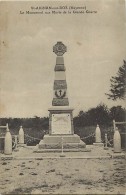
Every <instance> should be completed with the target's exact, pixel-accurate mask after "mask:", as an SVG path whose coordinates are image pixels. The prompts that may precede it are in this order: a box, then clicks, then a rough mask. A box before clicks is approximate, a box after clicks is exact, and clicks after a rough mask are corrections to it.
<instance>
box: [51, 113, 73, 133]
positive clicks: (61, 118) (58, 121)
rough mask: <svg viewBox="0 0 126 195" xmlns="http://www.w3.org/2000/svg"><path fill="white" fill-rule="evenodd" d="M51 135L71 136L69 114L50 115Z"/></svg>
mask: <svg viewBox="0 0 126 195" xmlns="http://www.w3.org/2000/svg"><path fill="white" fill-rule="evenodd" d="M52 134H71V116H70V114H52Z"/></svg>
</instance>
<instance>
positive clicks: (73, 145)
mask: <svg viewBox="0 0 126 195" xmlns="http://www.w3.org/2000/svg"><path fill="white" fill-rule="evenodd" d="M66 51H67V47H66V46H65V45H64V44H63V43H62V42H57V44H56V45H54V47H53V52H54V53H55V54H56V65H55V68H54V71H55V80H54V85H53V100H52V107H51V108H49V109H48V111H49V134H47V135H44V138H43V140H41V141H40V143H39V144H38V149H39V150H40V151H58V150H60V149H61V145H62V142H63V147H64V151H80V150H82V151H83V150H86V144H85V143H84V142H83V141H82V140H81V139H80V137H79V136H78V135H76V134H74V126H73V108H70V107H69V99H68V94H67V82H66V75H65V70H66V68H65V65H64V57H63V54H64V53H65V52H66Z"/></svg>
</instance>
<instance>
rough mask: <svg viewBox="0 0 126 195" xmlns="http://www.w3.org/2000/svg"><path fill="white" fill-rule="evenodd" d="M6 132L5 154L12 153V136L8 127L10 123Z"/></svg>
mask: <svg viewBox="0 0 126 195" xmlns="http://www.w3.org/2000/svg"><path fill="white" fill-rule="evenodd" d="M6 127H7V129H6V134H5V139H4V154H7V155H9V154H12V136H11V133H10V131H9V128H8V124H7V125H6Z"/></svg>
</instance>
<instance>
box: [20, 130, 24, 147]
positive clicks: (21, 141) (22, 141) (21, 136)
mask: <svg viewBox="0 0 126 195" xmlns="http://www.w3.org/2000/svg"><path fill="white" fill-rule="evenodd" d="M19 144H24V130H23V128H22V126H20V130H19Z"/></svg>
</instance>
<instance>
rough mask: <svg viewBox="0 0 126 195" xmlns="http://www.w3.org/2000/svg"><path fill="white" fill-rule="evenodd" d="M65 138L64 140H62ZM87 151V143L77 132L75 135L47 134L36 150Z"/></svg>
mask: <svg viewBox="0 0 126 195" xmlns="http://www.w3.org/2000/svg"><path fill="white" fill-rule="evenodd" d="M62 139H63V142H62ZM62 144H63V151H66V152H69V151H86V144H85V143H84V142H83V141H82V140H81V139H80V137H79V136H78V135H76V134H74V135H45V136H44V138H43V140H41V141H40V143H39V144H38V150H37V151H36V152H61V149H62Z"/></svg>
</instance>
